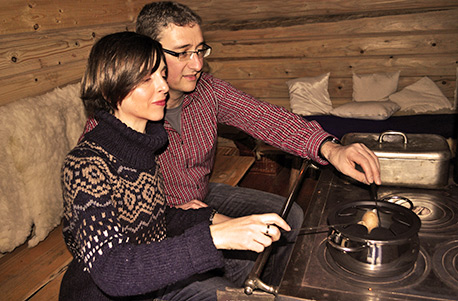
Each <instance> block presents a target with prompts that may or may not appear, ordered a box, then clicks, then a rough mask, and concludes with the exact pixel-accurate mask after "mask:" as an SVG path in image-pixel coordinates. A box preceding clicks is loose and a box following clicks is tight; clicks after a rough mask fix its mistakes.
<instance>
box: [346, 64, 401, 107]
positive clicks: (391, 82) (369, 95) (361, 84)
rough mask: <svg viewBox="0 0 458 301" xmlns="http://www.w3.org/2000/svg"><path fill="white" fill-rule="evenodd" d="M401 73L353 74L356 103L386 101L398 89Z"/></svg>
mask: <svg viewBox="0 0 458 301" xmlns="http://www.w3.org/2000/svg"><path fill="white" fill-rule="evenodd" d="M400 73H401V72H400V71H397V72H390V73H373V74H356V73H353V100H354V101H384V100H388V96H390V95H391V94H393V93H394V92H396V90H397V89H398V80H399V74H400Z"/></svg>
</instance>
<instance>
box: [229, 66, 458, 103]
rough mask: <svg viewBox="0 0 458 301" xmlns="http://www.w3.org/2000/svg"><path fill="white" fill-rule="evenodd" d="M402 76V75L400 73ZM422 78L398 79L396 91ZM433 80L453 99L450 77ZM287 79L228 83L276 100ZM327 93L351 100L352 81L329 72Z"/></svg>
mask: <svg viewBox="0 0 458 301" xmlns="http://www.w3.org/2000/svg"><path fill="white" fill-rule="evenodd" d="M375 72H380V70H374V73H375ZM401 75H402V73H401ZM421 78H422V77H403V76H401V77H400V78H399V83H398V91H400V90H401V89H403V88H404V87H406V86H408V85H410V84H413V83H415V82H416V81H418V80H420V79H421ZM429 78H431V80H433V81H434V82H435V83H436V84H437V86H438V87H439V88H440V89H441V91H442V93H444V95H445V96H446V97H447V98H450V99H453V96H454V93H455V87H456V81H455V78H454V77H452V76H450V77H440V76H431V77H429ZM288 80H289V78H273V79H253V80H246V79H241V80H237V79H231V80H230V83H231V84H232V85H233V86H234V87H236V88H238V89H240V90H242V91H244V92H246V93H248V94H251V95H253V96H256V97H258V98H278V97H285V96H288V86H287V85H286V82H287V81H288ZM328 92H329V95H330V97H331V99H333V98H351V96H352V94H353V81H352V78H351V77H346V78H342V77H340V78H337V77H334V76H333V73H332V71H331V76H330V78H329V87H328Z"/></svg>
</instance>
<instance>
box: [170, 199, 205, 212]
mask: <svg viewBox="0 0 458 301" xmlns="http://www.w3.org/2000/svg"><path fill="white" fill-rule="evenodd" d="M175 207H176V208H180V209H183V210H188V209H199V208H203V207H208V205H207V204H205V203H204V202H201V201H199V200H191V201H189V202H187V203H185V204H181V205H176V206H175Z"/></svg>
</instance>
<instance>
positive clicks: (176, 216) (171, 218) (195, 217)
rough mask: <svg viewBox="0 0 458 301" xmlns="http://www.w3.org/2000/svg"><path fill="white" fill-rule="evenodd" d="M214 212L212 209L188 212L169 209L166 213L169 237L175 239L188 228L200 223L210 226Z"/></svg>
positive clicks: (189, 210) (173, 208)
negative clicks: (174, 237)
mask: <svg viewBox="0 0 458 301" xmlns="http://www.w3.org/2000/svg"><path fill="white" fill-rule="evenodd" d="M212 211H213V209H211V208H210V207H206V208H199V209H188V210H183V209H179V208H175V207H169V208H168V210H167V212H166V213H167V214H166V220H167V236H168V237H173V236H176V235H179V234H181V233H183V231H184V230H185V229H186V228H187V227H190V226H193V225H196V224H199V223H207V224H208V225H209V224H210V215H211V213H212Z"/></svg>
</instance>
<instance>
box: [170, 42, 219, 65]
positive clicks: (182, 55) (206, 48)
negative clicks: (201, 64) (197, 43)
mask: <svg viewBox="0 0 458 301" xmlns="http://www.w3.org/2000/svg"><path fill="white" fill-rule="evenodd" d="M202 46H203V48H202V49H198V50H188V51H182V52H175V51H172V50H168V49H165V48H163V49H162V50H163V51H164V52H165V53H167V54H170V55H172V56H174V57H176V58H177V59H178V60H179V61H181V62H184V61H189V60H191V59H192V56H193V55H194V54H197V56H198V57H199V58H200V54H201V53H203V54H202V58H204V57H207V56H209V55H210V54H211V52H212V48H211V47H210V46H209V45H207V44H205V43H204V44H202ZM185 55H186V56H185Z"/></svg>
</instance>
